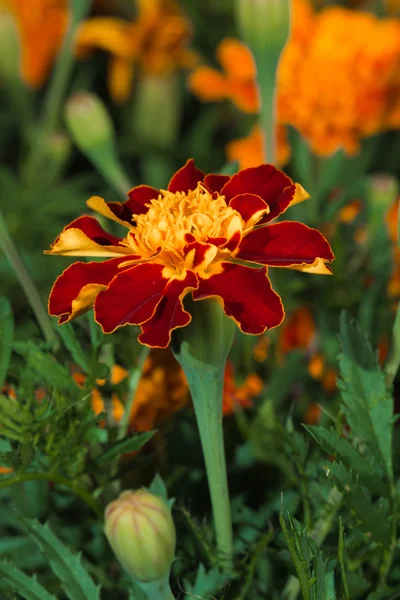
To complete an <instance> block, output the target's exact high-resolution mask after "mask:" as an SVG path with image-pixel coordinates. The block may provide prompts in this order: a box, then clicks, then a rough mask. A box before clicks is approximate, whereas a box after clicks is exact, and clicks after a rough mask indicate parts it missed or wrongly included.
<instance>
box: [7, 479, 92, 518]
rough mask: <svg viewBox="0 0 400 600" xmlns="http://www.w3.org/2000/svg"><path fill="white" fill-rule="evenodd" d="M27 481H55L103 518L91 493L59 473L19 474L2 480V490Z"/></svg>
mask: <svg viewBox="0 0 400 600" xmlns="http://www.w3.org/2000/svg"><path fill="white" fill-rule="evenodd" d="M25 481H53V482H54V483H58V484H60V485H64V486H65V487H68V488H69V489H70V490H72V491H73V492H74V493H75V494H76V495H77V496H79V498H81V499H82V500H83V501H84V502H86V504H88V505H89V506H90V508H91V509H92V510H93V511H94V512H95V513H96V515H97V516H99V517H102V516H103V510H102V508H101V506H100V505H99V504H98V503H97V502H96V500H95V499H94V498H93V496H92V495H91V494H90V493H89V492H87V491H86V490H84V489H83V488H81V487H79V486H77V485H76V483H75V482H74V481H71V480H70V479H67V478H66V477H64V476H63V475H59V474H58V473H42V472H38V473H30V472H29V473H26V472H25V473H19V474H17V475H15V477H8V478H6V479H3V478H1V479H0V489H4V488H7V487H9V486H11V485H16V484H17V483H23V482H25Z"/></svg>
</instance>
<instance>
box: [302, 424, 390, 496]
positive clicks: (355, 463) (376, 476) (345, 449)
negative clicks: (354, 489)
mask: <svg viewBox="0 0 400 600" xmlns="http://www.w3.org/2000/svg"><path fill="white" fill-rule="evenodd" d="M303 427H304V428H305V429H306V430H307V431H308V432H309V433H310V434H311V435H312V436H313V438H314V439H315V441H316V442H317V443H318V444H319V445H320V446H321V448H322V449H323V450H325V452H327V453H328V454H331V455H332V456H334V457H335V458H337V459H338V460H340V462H342V463H343V464H344V465H345V466H346V467H347V468H348V469H350V470H353V471H354V472H355V473H357V475H358V477H359V479H360V481H361V482H362V483H363V485H365V486H366V487H368V488H369V489H370V490H371V491H373V492H374V493H375V494H378V495H379V496H385V495H389V493H390V491H389V487H388V485H387V484H386V483H385V481H383V479H382V473H380V472H379V471H378V470H377V469H375V468H374V466H373V465H371V462H370V461H368V460H367V459H366V458H365V457H364V456H363V455H362V454H360V452H358V451H357V450H356V449H355V448H353V446H352V445H351V444H350V442H348V441H347V440H345V439H344V438H342V437H340V436H339V435H338V434H337V433H336V432H335V431H329V430H328V429H324V428H323V427H320V426H317V425H313V426H310V425H303Z"/></svg>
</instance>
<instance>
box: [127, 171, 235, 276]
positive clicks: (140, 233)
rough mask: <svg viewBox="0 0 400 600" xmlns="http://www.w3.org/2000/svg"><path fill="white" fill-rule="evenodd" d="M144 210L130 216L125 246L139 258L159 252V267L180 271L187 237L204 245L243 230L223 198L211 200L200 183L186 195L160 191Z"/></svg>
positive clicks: (211, 196) (210, 196) (227, 237)
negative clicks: (131, 217)
mask: <svg viewBox="0 0 400 600" xmlns="http://www.w3.org/2000/svg"><path fill="white" fill-rule="evenodd" d="M147 206H148V207H149V210H148V211H147V213H146V214H143V215H133V220H134V222H135V223H136V225H135V227H134V228H133V229H132V230H131V231H130V232H129V234H128V236H127V239H126V242H127V244H128V245H129V246H130V247H131V248H132V250H133V252H134V253H135V254H138V255H139V256H141V257H142V258H150V257H151V256H154V255H155V254H156V253H158V252H160V248H161V253H160V254H159V261H160V263H162V264H169V265H171V264H174V265H176V266H177V267H182V262H183V261H184V259H185V255H184V253H183V248H184V247H185V246H186V244H187V243H188V241H190V239H189V240H188V239H187V237H186V235H187V234H191V235H192V236H193V237H194V238H195V240H196V241H197V242H206V241H207V240H208V238H226V239H230V237H231V236H232V234H233V233H234V232H235V231H238V230H239V231H240V232H243V228H244V222H243V219H242V217H241V216H240V214H239V213H238V211H236V210H234V209H233V208H231V207H230V206H228V205H227V204H226V201H225V196H217V197H213V195H212V194H210V192H208V191H207V190H206V189H205V187H204V186H203V185H202V184H201V183H199V184H198V185H197V187H196V189H195V190H193V191H191V192H188V193H185V192H175V193H173V192H168V191H165V190H161V193H160V194H159V196H158V198H156V199H154V200H151V202H150V203H149V204H148V205H147Z"/></svg>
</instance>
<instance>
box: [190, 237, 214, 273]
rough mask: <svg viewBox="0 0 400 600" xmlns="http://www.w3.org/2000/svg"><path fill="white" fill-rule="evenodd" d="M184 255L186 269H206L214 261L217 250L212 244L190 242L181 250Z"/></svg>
mask: <svg viewBox="0 0 400 600" xmlns="http://www.w3.org/2000/svg"><path fill="white" fill-rule="evenodd" d="M183 252H184V254H185V266H186V268H187V269H197V270H199V269H200V268H202V269H207V267H208V266H209V265H210V263H211V262H212V261H213V260H214V258H215V256H216V254H217V252H218V250H217V247H216V246H215V245H214V244H204V243H203V242H190V244H186V246H185V247H184V249H183Z"/></svg>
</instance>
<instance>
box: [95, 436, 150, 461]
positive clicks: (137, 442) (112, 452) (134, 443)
mask: <svg viewBox="0 0 400 600" xmlns="http://www.w3.org/2000/svg"><path fill="white" fill-rule="evenodd" d="M154 434H155V431H141V432H139V433H135V434H133V435H130V436H128V437H126V438H124V439H122V440H120V441H119V442H117V443H116V444H114V446H111V448H109V449H108V450H107V451H106V452H104V454H102V455H101V456H99V457H98V458H97V459H96V462H97V463H98V464H103V463H105V462H108V461H110V460H114V459H115V458H118V457H119V456H121V455H122V454H127V453H128V452H137V451H138V450H140V448H141V447H142V446H144V445H145V444H146V443H147V442H148V441H149V440H150V439H151V438H152V437H153V435H154Z"/></svg>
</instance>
